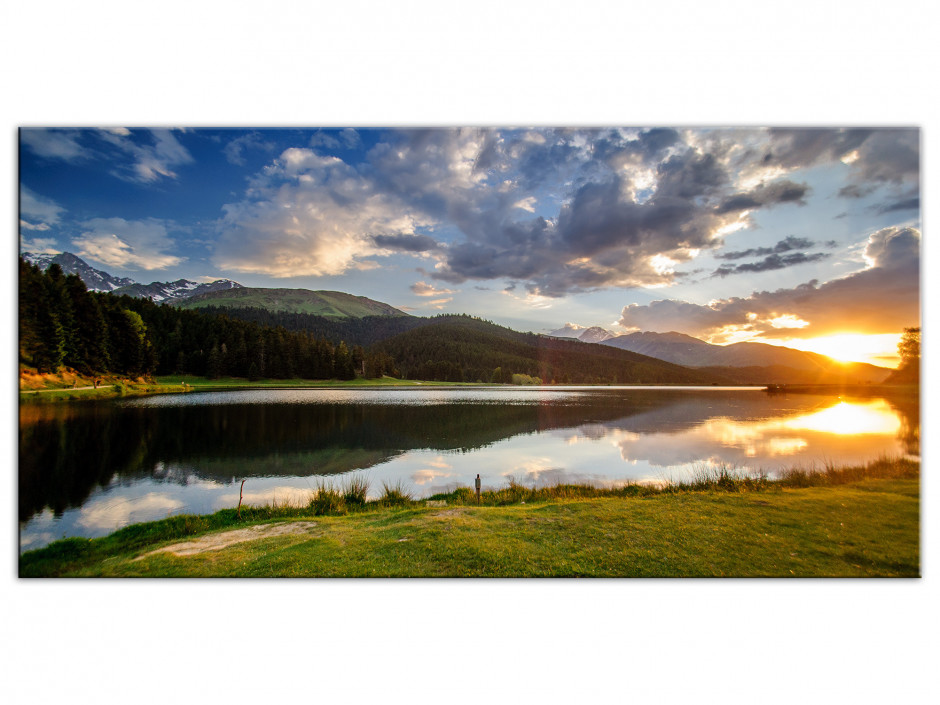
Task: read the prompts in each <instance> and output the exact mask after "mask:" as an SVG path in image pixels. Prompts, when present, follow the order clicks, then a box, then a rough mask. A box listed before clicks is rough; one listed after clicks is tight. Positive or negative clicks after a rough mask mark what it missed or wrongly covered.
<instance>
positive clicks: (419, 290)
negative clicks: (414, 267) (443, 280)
mask: <svg viewBox="0 0 940 705" xmlns="http://www.w3.org/2000/svg"><path fill="white" fill-rule="evenodd" d="M411 291H413V292H414V293H415V294H417V295H418V296H446V295H447V294H455V293H457V292H456V291H454V290H453V289H438V288H437V287H435V286H433V285H432V284H428V283H426V282H424V281H420V282H415V283H414V284H412V285H411Z"/></svg>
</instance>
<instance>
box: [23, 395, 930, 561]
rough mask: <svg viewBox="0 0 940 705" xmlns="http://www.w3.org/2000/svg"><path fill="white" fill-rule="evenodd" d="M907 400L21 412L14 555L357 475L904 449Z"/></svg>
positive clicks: (453, 398)
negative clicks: (17, 551)
mask: <svg viewBox="0 0 940 705" xmlns="http://www.w3.org/2000/svg"><path fill="white" fill-rule="evenodd" d="M919 426H920V419H919V412H918V404H917V400H916V399H910V400H895V399H890V400H889V399H882V398H869V399H839V398H836V397H831V396H816V395H779V396H770V395H768V394H766V393H764V392H763V391H761V390H760V389H758V388H745V389H742V388H717V387H707V388H695V387H687V388H680V387H480V388H453V389H444V388H430V387H428V388H420V387H412V388H394V389H388V388H386V389H374V390H369V389H285V390H237V391H225V392H193V393H187V394H170V395H159V396H150V397H141V398H132V399H118V400H109V401H104V402H101V401H97V402H91V401H89V402H76V403H69V404H25V405H21V406H20V437H19V449H20V466H19V521H20V550H21V551H23V550H29V549H33V548H39V547H41V546H44V545H46V544H47V543H49V542H51V541H54V540H56V539H59V538H62V537H64V536H85V537H95V536H103V535H105V534H108V533H110V532H112V531H114V530H116V529H118V528H121V527H122V526H126V525H128V524H131V523H135V522H141V521H151V520H154V519H160V518H163V517H166V516H169V515H171V514H184V513H188V514H204V513H211V512H214V511H216V510H218V509H222V508H226V507H235V506H236V505H237V504H238V497H239V488H240V485H241V481H242V480H245V485H244V502H245V503H248V504H265V503H270V502H277V503H285V502H292V503H299V502H303V503H306V501H307V500H308V498H309V496H310V493H311V492H312V491H313V490H315V489H316V488H317V486H318V484H322V483H329V482H333V484H335V485H340V484H342V482H343V479H344V476H347V477H348V476H349V475H350V474H353V475H356V476H359V477H363V478H365V479H366V480H367V481H368V482H369V483H370V487H371V490H370V495H371V496H378V495H380V494H381V493H382V490H383V483H387V484H389V485H392V486H394V485H397V484H398V483H401V484H402V485H403V486H404V487H405V488H406V489H408V490H410V491H411V493H412V495H413V496H414V497H416V498H420V497H427V496H429V495H432V494H434V493H437V492H441V491H449V490H451V489H453V488H454V487H456V486H459V485H460V486H472V485H473V481H474V478H475V477H476V475H477V473H479V474H480V477H481V479H482V482H483V487H484V488H485V489H486V488H498V487H502V486H505V485H506V484H508V482H509V480H510V478H512V479H515V480H516V481H518V482H521V483H523V484H525V485H527V486H532V485H536V486H540V485H546V484H549V485H550V484H556V483H559V482H577V483H585V482H586V483H591V484H595V485H616V484H622V483H624V482H651V483H662V482H669V481H677V480H682V479H684V478H688V477H690V476H691V475H692V474H693V473H695V472H696V471H697V470H701V469H702V468H703V467H707V466H715V465H719V464H725V465H730V466H734V467H736V468H739V469H742V470H753V471H764V472H766V473H768V474H770V475H771V476H773V475H774V473H776V472H778V471H780V470H781V469H785V468H791V467H803V468H807V469H810V468H813V467H816V468H822V467H823V466H825V465H826V464H828V463H832V464H836V465H842V464H856V463H865V462H867V461H869V460H873V459H876V458H878V457H881V456H889V457H898V456H902V455H917V454H918V453H919V445H918V439H919Z"/></svg>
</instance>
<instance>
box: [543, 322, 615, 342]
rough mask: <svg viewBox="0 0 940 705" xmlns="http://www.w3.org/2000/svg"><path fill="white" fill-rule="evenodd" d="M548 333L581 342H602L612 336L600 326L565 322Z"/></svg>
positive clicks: (612, 335)
mask: <svg viewBox="0 0 940 705" xmlns="http://www.w3.org/2000/svg"><path fill="white" fill-rule="evenodd" d="M549 335H551V336H553V337H555V338H575V339H576V340H580V341H581V342H582V343H603V342H604V341H605V340H608V339H610V338H613V337H614V334H613V333H611V332H610V331H609V330H604V329H603V328H601V327H600V326H591V327H590V328H582V327H581V326H579V325H576V324H574V323H566V324H565V327H564V328H559V329H558V330H553V331H552V332H551V333H549Z"/></svg>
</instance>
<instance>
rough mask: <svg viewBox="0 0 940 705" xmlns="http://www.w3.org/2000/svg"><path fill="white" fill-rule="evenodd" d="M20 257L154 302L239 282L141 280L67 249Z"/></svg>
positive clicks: (108, 289)
mask: <svg viewBox="0 0 940 705" xmlns="http://www.w3.org/2000/svg"><path fill="white" fill-rule="evenodd" d="M21 257H22V258H23V259H25V260H26V261H27V262H29V263H30V264H34V265H36V266H37V267H39V268H40V269H42V270H46V269H48V268H49V266H50V265H52V264H58V265H59V266H60V267H62V271H63V272H64V273H65V274H77V275H78V276H79V277H81V279H82V281H83V282H85V286H87V287H88V290H89V291H103V292H114V293H116V294H127V295H128V296H136V297H138V298H144V299H152V300H153V301H155V302H156V303H169V302H172V301H180V300H182V299H188V298H189V297H190V296H194V295H195V294H204V293H207V292H210V291H220V290H222V289H238V288H241V284H239V283H238V282H234V281H232V280H231V279H217V280H216V281H212V282H207V283H205V284H200V283H199V282H194V281H191V280H189V279H177V280H176V281H173V282H151V283H150V284H140V283H138V282H135V281H134V280H133V279H129V278H127V277H115V276H112V275H110V274H108V273H107V272H103V271H101V270H100V269H95V268H94V267H92V266H90V265H89V264H88V263H87V262H85V261H84V260H83V259H82V258H81V257H77V256H75V255H73V254H72V253H70V252H62V253H60V254H57V255H48V254H37V253H34V252H24V253H22V254H21Z"/></svg>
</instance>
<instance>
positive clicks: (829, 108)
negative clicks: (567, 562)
mask: <svg viewBox="0 0 940 705" xmlns="http://www.w3.org/2000/svg"><path fill="white" fill-rule="evenodd" d="M927 8H928V4H927V3H923V2H917V1H913V0H894V1H893V2H890V3H884V2H878V3H875V2H870V1H856V2H853V3H848V2H844V0H843V1H840V2H835V1H833V0H791V2H788V3H783V4H780V3H753V2H744V1H741V2H733V1H730V0H724V1H717V2H710V3H706V2H701V0H698V1H695V0H692V1H689V2H680V1H677V0H659V1H658V2H656V3H655V6H654V4H653V3H649V4H647V5H643V6H632V7H631V6H621V5H619V4H616V5H615V4H614V3H605V2H599V1H596V0H579V2H574V3H571V2H565V3H562V2H548V1H547V0H541V1H540V2H535V1H525V2H516V3H508V2H493V1H491V0H483V1H480V0H477V1H475V2H472V3H462V4H457V3H444V2H440V1H439V0H437V1H434V0H415V1H411V2H408V1H406V0H405V1H399V2H384V3H367V2H362V1H361V0H352V1H349V0H347V1H346V2H343V3H338V2H333V3H329V4H326V3H303V4H301V3H294V2H281V1H278V0H269V1H268V2H265V3H260V2H250V3H249V2H243V1H230V2H226V3H222V2H197V1H196V0H188V1H186V2H182V1H180V0H163V1H162V2H159V3H144V2H139V3H129V2H126V1H125V2H115V1H105V2H101V1H96V0H85V1H84V2H74V1H73V2H65V1H62V0H54V1H51V2H41V3H40V2H37V3H30V4H27V3H12V2H10V3H4V5H3V10H2V20H0V26H2V27H3V35H4V37H3V41H2V43H0V48H2V49H0V50H2V52H3V61H2V79H0V80H2V92H0V96H2V99H3V102H4V104H5V107H3V108H2V112H3V117H4V121H3V124H4V128H5V130H4V132H3V134H2V136H0V149H2V156H3V159H2V168H0V174H2V179H3V186H4V189H3V195H4V198H3V209H4V210H3V213H4V216H5V218H4V222H5V223H6V224H7V228H8V229H7V232H8V235H9V240H8V243H7V246H6V250H5V256H4V257H3V260H2V262H3V268H4V269H3V276H2V281H3V286H4V290H3V296H2V297H0V300H2V302H3V304H2V305H3V306H4V321H5V322H7V324H8V325H7V340H8V342H7V343H6V344H4V345H3V346H2V354H3V367H2V369H3V370H5V374H4V375H3V381H4V389H5V390H7V391H8V394H6V396H5V402H6V403H5V404H4V405H3V409H4V422H3V425H2V428H3V432H4V436H3V440H4V443H3V447H4V449H5V453H6V460H7V462H6V463H4V465H3V467H4V468H5V472H4V477H5V479H6V482H5V484H4V488H5V490H6V491H5V493H4V502H3V505H2V506H3V507H4V509H5V510H6V511H5V516H6V520H5V522H4V523H3V527H4V529H5V532H4V539H5V540H4V541H3V542H2V544H0V545H2V552H3V558H4V560H3V566H4V567H5V573H4V578H5V579H4V581H3V586H2V589H3V594H2V600H0V604H2V613H0V614H2V627H0V634H2V636H0V639H2V645H3V653H2V654H0V668H2V676H0V693H3V694H4V695H6V694H9V695H11V696H12V699H11V700H9V702H16V703H24V702H56V701H66V702H69V703H85V702H94V703H125V702H128V703H158V702H159V703H165V702H167V701H174V700H175V701H181V702H189V701H193V700H196V699H203V700H205V701H212V702H226V703H242V702H245V703H249V702H250V703H257V702H283V701H286V700H291V701H294V700H296V701H307V702H317V701H323V700H329V701H333V702H363V701H389V700H390V701H392V702H409V703H412V702H435V703H437V702H450V703H452V702H458V703H462V702H472V703H478V702H484V701H496V702H507V701H515V702H533V701H538V702H598V701H600V702H607V701H612V700H627V699H630V700H639V701H640V702H646V701H651V700H654V699H655V700H656V701H657V702H662V701H666V702H688V701H694V702H697V703H709V702H721V703H730V702H735V703H736V702H741V703H744V702H748V703H750V702H761V703H784V702H786V703H791V702H807V703H815V702H852V703H868V702H871V703H875V702H878V703H882V702H897V703H910V702H926V701H929V700H931V699H932V698H935V697H936V695H937V692H938V687H937V678H936V675H935V673H934V669H935V667H936V662H937V659H936V657H937V653H938V649H937V642H938V626H940V625H938V619H937V608H936V597H937V595H936V590H935V588H936V563H935V558H936V553H937V552H936V550H935V548H936V546H935V540H936V538H937V534H936V531H935V528H936V524H937V522H936V520H935V517H936V511H937V510H936V502H935V499H936V492H935V488H936V482H935V480H934V479H933V478H932V474H933V470H934V468H933V467H931V462H930V461H931V460H932V457H933V455H934V453H933V452H932V451H933V444H932V438H931V431H930V428H931V427H932V425H933V424H932V423H931V422H932V421H933V418H932V417H933V414H931V413H930V411H931V409H930V405H929V396H930V393H929V390H933V388H934V386H935V385H934V384H933V377H934V375H932V374H931V369H930V358H931V357H932V356H931V354H930V353H931V348H932V345H931V343H932V336H931V328H930V324H929V322H928V320H927V319H928V317H929V315H930V313H931V312H932V306H931V303H932V301H933V293H934V291H935V287H933V286H932V282H931V277H930V276H929V275H928V276H925V277H924V285H925V297H924V300H925V314H924V319H925V321H924V322H925V327H926V330H925V335H924V349H925V353H926V355H927V358H928V361H927V363H926V365H925V374H926V376H927V378H928V379H927V384H928V391H927V392H925V399H927V400H928V403H927V407H926V411H927V414H925V416H924V424H925V428H924V431H923V433H922V435H923V437H924V442H923V445H924V447H925V449H926V450H925V464H924V473H923V476H924V479H923V487H924V490H925V495H924V500H923V519H924V522H923V529H924V531H923V548H924V550H923V554H922V571H923V574H924V576H925V577H924V578H922V579H920V580H894V581H892V580H874V581H870V580H853V581H848V580H846V581H830V580H795V581H777V580H751V581H737V580H721V581H719V580H709V581H703V580H698V581H693V580H673V581H659V580H646V581H623V580H605V581H593V582H591V581H585V582H577V581H569V580H556V581H534V580H529V581H525V580H515V581H509V580H503V581H470V580H463V581H458V580H442V581H419V580H401V581H349V580H347V581H310V580H306V581H301V580H298V581H288V580H281V581H274V580H265V581H256V582H250V581H223V580H216V581H195V580H193V581H169V580H162V581H161V580H152V581H151V580H140V581H130V580H126V581H105V580H88V581H63V580H59V581H56V580H47V581H39V580H33V581H24V580H19V579H17V578H16V572H17V566H16V556H17V548H16V532H17V524H16V491H17V488H16V463H17V459H16V440H15V439H16V435H15V434H16V425H17V420H16V401H15V399H16V395H15V394H14V390H15V383H14V380H15V378H16V377H15V370H16V364H17V363H16V355H15V342H14V341H15V336H16V332H15V321H16V315H17V314H16V292H15V283H14V282H15V281H16V279H15V271H16V269H15V267H16V264H15V263H16V255H17V251H18V250H17V228H16V202H17V181H18V180H17V174H16V148H17V134H16V128H17V127H18V126H27V125H78V126H96V125H127V126H134V125H144V126H146V125H184V126H210V125H211V126H228V125H243V126H271V125H303V126H348V125H356V126H366V125H376V126H381V125H528V124H539V125H643V126H656V125H696V126H703V125H833V126H847V125H917V126H920V127H922V128H923V132H922V135H923V152H922V154H923V158H924V162H923V163H924V180H923V183H922V194H923V196H924V198H925V200H924V201H923V202H924V203H925V205H924V206H923V213H924V215H925V226H924V232H925V235H926V233H927V232H929V217H930V213H931V212H932V211H931V204H932V203H934V202H935V199H932V198H930V194H931V187H932V185H933V184H932V181H931V177H932V172H933V166H934V165H935V164H936V162H937V159H936V149H937V144H938V139H937V138H936V133H935V130H936V129H937V120H936V117H937V110H936V104H935V102H936V101H935V97H936V93H937V88H936V82H937V76H938V68H940V66H938V52H937V50H936V49H931V48H930V47H931V46H936V45H937V43H936V37H935V30H936V27H937V22H936V12H935V11H934V10H933V9H932V7H931V9H927ZM933 250H934V248H933V247H932V245H931V244H930V243H929V242H928V241H927V239H926V238H925V245H924V254H925V258H926V259H925V265H924V271H925V272H930V271H936V268H935V267H931V263H933V264H936V261H935V260H936V258H935V257H933V256H932V255H933ZM7 385H9V386H7Z"/></svg>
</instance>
